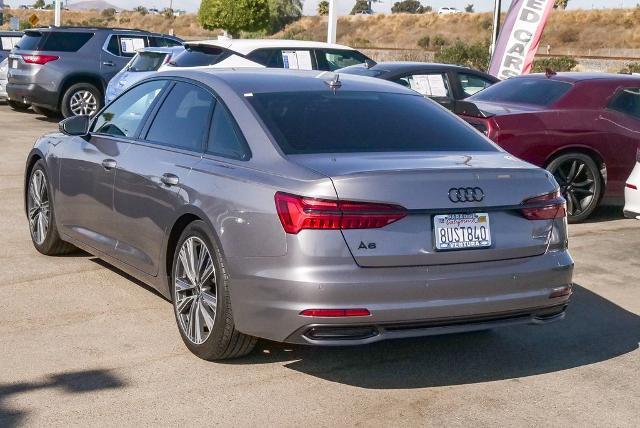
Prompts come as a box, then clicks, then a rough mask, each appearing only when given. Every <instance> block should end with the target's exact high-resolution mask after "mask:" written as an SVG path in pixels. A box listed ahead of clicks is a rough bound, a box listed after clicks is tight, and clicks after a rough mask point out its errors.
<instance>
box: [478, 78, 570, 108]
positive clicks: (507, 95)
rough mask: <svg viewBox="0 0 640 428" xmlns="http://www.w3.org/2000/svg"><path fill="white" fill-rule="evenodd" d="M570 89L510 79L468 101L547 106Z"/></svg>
mask: <svg viewBox="0 0 640 428" xmlns="http://www.w3.org/2000/svg"><path fill="white" fill-rule="evenodd" d="M569 89H571V84H570V83H567V82H559V81H557V80H549V79H537V78H533V79H531V78H517V77H516V78H511V79H508V80H503V81H502V82H499V83H496V84H495V85H493V86H489V87H488V88H486V89H484V90H483V91H480V92H478V93H477V94H475V95H473V96H472V97H470V98H468V100H469V101H471V102H473V101H489V102H495V103H514V104H529V105H533V106H541V107H545V106H549V105H551V104H553V103H554V102H556V101H557V100H559V99H560V97H562V96H563V95H564V94H566V93H567V92H568V91H569Z"/></svg>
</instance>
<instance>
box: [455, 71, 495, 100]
mask: <svg viewBox="0 0 640 428" xmlns="http://www.w3.org/2000/svg"><path fill="white" fill-rule="evenodd" d="M458 78H459V79H460V84H461V85H462V91H463V92H464V95H465V96H467V97H470V96H471V95H473V94H475V93H476V92H480V91H481V90H483V89H485V88H488V87H489V86H491V85H492V83H491V82H490V81H488V80H486V79H483V78H482V77H480V76H476V75H475V74H468V73H458Z"/></svg>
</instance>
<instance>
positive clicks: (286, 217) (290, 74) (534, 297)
mask: <svg viewBox="0 0 640 428" xmlns="http://www.w3.org/2000/svg"><path fill="white" fill-rule="evenodd" d="M60 130H61V132H60V133H55V134H50V135H46V136H44V137H42V138H41V139H39V140H38V142H37V143H36V144H35V147H34V148H33V150H32V151H31V152H30V154H29V157H28V160H27V166H26V175H25V177H26V178H25V196H26V206H25V209H26V213H27V215H28V219H29V225H30V231H31V237H32V240H33V243H34V245H35V247H36V249H37V250H38V251H40V252H41V253H43V254H47V255H53V254H60V253H64V252H67V251H70V250H72V249H73V248H75V247H79V248H81V249H84V250H85V251H87V252H89V253H91V254H94V255H96V256H98V257H100V258H102V259H104V260H106V261H107V262H109V263H111V264H113V265H115V266H116V267H118V268H120V269H121V270H123V271H126V272H127V273H129V274H131V275H133V276H134V277H136V278H138V279H140V280H141V281H143V282H145V283H147V284H149V285H151V286H153V287H154V288H156V289H157V290H158V291H159V292H160V293H162V295H164V296H166V297H167V298H168V299H171V300H172V301H173V306H174V309H175V310H174V312H175V317H176V321H177V324H178V328H179V330H180V334H181V335H182V338H183V340H184V342H185V344H186V346H187V347H188V348H189V349H190V350H191V351H192V352H193V353H195V354H196V355H198V356H199V357H201V358H204V359H208V360H216V359H223V358H231V357H238V356H241V355H244V354H246V353H248V352H250V351H251V349H252V347H253V346H254V344H255V342H256V338H266V339H271V340H275V341H282V342H289V343H298V344H313V345H356V344H364V343H370V342H374V341H379V340H383V339H391V338H406V337H416V336H426V335H432V334H441V333H450V332H460V331H470V330H483V329H488V328H493V327H497V326H502V325H513V324H518V323H532V324H542V323H546V322H549V321H554V320H558V319H561V318H563V317H564V311H565V308H566V306H567V303H568V300H569V296H570V294H571V284H572V273H573V261H572V259H571V256H570V255H569V252H568V251H567V226H566V209H565V201H564V200H563V199H562V197H561V196H560V194H559V193H558V190H559V189H558V184H557V183H556V182H555V180H554V178H553V177H552V176H551V175H550V174H549V173H548V172H546V171H544V170H542V169H540V168H536V167H534V166H532V165H529V164H527V163H525V162H522V161H520V160H518V159H515V158H513V157H512V156H510V155H509V154H507V153H506V152H504V151H503V150H501V149H500V148H498V147H497V146H495V145H494V144H493V143H491V142H490V141H489V140H487V139H486V138H485V137H484V136H483V135H481V134H480V133H478V132H477V131H476V130H474V129H473V128H472V127H471V126H469V125H467V124H466V123H464V122H463V121H462V120H460V119H458V118H457V117H455V116H454V115H452V114H451V113H449V112H448V111H446V110H445V109H444V108H442V107H441V106H439V105H438V104H436V103H435V102H433V101H430V100H427V99H425V98H424V97H422V96H420V95H419V94H417V93H416V92H413V91H411V90H409V89H405V88H403V87H401V86H399V85H396V84H394V83H391V82H386V81H382V80H378V79H369V78H366V77H358V76H342V75H340V76H338V75H335V74H332V73H329V72H323V73H318V72H317V71H290V70H268V69H265V70H222V71H221V70H217V71H215V72H211V71H205V70H176V71H168V72H163V73H159V74H156V75H155V76H154V77H152V78H148V79H146V80H143V81H141V82H140V83H138V84H136V85H135V86H133V87H132V88H130V89H129V90H128V91H126V92H124V93H123V94H122V95H120V96H119V97H118V98H116V99H115V100H114V101H113V102H112V103H111V104H109V105H108V106H106V107H105V108H104V109H103V110H102V111H101V112H100V113H99V114H98V115H96V117H95V118H94V119H89V118H88V117H86V116H78V117H73V118H70V119H67V120H65V121H63V122H61V124H60Z"/></svg>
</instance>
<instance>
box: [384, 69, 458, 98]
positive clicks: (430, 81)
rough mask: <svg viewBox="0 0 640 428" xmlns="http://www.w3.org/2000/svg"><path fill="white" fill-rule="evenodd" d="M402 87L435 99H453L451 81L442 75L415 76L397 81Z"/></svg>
mask: <svg viewBox="0 0 640 428" xmlns="http://www.w3.org/2000/svg"><path fill="white" fill-rule="evenodd" d="M395 82H396V83H399V84H400V85H402V86H406V87H407V88H410V89H413V90H414V91H416V92H418V93H420V94H422V95H424V96H426V97H433V98H451V89H450V86H449V79H447V76H446V75H444V74H442V73H432V74H413V75H409V76H405V77H401V78H399V79H396V80H395Z"/></svg>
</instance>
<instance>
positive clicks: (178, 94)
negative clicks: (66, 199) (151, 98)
mask: <svg viewBox="0 0 640 428" xmlns="http://www.w3.org/2000/svg"><path fill="white" fill-rule="evenodd" d="M214 104H215V99H214V97H213V95H211V93H210V92H209V91H208V90H206V89H204V88H203V87H201V86H199V85H197V84H194V83H188V82H185V81H182V80H180V81H176V82H174V83H173V84H172V86H171V87H170V88H169V90H168V91H167V94H166V96H164V97H163V100H162V101H161V102H159V103H158V106H157V107H156V109H155V111H154V112H153V113H152V114H151V115H150V118H149V120H148V121H147V122H148V123H147V125H146V126H145V128H144V129H143V132H142V136H143V137H144V138H143V139H142V140H141V141H138V142H136V143H134V144H132V146H131V148H130V149H129V150H128V151H127V153H126V156H123V158H122V161H121V162H120V163H119V164H118V173H117V174H116V179H115V193H114V209H115V214H116V223H117V224H116V226H117V227H116V231H117V244H116V258H118V259H119V260H121V261H123V262H125V263H127V264H129V265H131V266H133V267H135V268H137V269H139V270H141V271H142V272H144V273H146V274H148V275H157V274H158V271H159V266H160V261H159V258H160V254H161V249H162V246H163V243H164V240H165V236H166V234H167V233H168V229H169V227H170V226H171V224H172V221H173V220H174V219H175V217H176V212H177V210H178V209H179V207H180V206H182V205H183V204H184V203H186V202H187V201H188V200H189V189H188V188H187V187H186V186H185V185H184V182H185V181H186V179H187V177H188V175H189V174H190V172H191V169H192V168H193V167H194V166H195V165H196V164H197V163H198V162H199V161H200V160H201V158H202V152H203V150H204V149H203V148H204V143H205V140H206V138H207V134H208V129H209V122H210V120H211V113H212V111H213V106H214Z"/></svg>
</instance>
